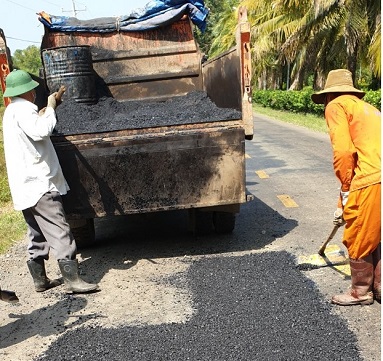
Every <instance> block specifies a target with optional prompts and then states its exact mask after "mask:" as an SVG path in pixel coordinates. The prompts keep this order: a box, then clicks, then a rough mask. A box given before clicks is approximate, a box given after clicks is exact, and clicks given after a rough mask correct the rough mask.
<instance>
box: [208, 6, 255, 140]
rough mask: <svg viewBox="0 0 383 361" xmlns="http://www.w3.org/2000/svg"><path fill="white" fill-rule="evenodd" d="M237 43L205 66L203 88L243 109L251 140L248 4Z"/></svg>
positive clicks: (217, 100)
mask: <svg viewBox="0 0 383 361" xmlns="http://www.w3.org/2000/svg"><path fill="white" fill-rule="evenodd" d="M238 16H239V18H238V32H237V38H236V39H237V43H236V46H235V47H234V48H232V49H230V50H228V51H226V52H224V53H222V54H220V55H219V56H217V57H215V58H213V59H210V60H209V61H207V62H206V63H204V64H203V66H202V74H203V87H204V90H205V91H206V92H207V94H208V95H209V97H210V98H211V99H212V100H213V101H214V102H215V103H216V104H217V105H218V106H220V107H224V108H235V109H238V110H241V111H242V122H243V127H244V128H245V134H246V136H247V138H248V139H251V138H252V136H253V111H252V100H251V97H252V94H251V93H252V88H251V51H250V24H249V22H248V20H247V12H246V9H245V8H244V7H241V8H240V10H239V15H238Z"/></svg>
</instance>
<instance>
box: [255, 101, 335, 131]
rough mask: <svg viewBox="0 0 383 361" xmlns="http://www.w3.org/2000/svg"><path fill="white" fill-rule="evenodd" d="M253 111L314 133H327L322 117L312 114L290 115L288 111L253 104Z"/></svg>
mask: <svg viewBox="0 0 383 361" xmlns="http://www.w3.org/2000/svg"><path fill="white" fill-rule="evenodd" d="M253 110H254V112H256V113H259V114H262V115H266V116H268V117H270V118H273V119H277V120H281V121H283V122H286V123H290V124H294V125H299V126H302V127H305V128H308V129H311V130H313V131H316V132H321V133H327V132H328V131H327V125H326V121H325V119H324V117H318V116H316V115H313V114H301V113H292V112H288V111H281V110H275V109H271V108H265V107H263V106H262V105H259V104H254V105H253Z"/></svg>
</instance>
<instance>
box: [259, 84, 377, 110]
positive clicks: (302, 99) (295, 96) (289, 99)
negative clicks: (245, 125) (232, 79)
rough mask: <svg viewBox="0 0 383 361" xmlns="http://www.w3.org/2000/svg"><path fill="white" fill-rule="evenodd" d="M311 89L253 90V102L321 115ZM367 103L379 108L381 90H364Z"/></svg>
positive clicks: (321, 106)
mask: <svg viewBox="0 0 383 361" xmlns="http://www.w3.org/2000/svg"><path fill="white" fill-rule="evenodd" d="M312 93H313V90H312V89H311V88H307V89H303V90H301V91H295V90H287V91H286V90H256V89H254V90H253V102H254V103H257V104H260V105H262V106H264V107H268V108H272V109H276V110H286V111H290V112H295V113H305V114H307V113H310V114H315V115H323V111H324V107H323V105H321V104H315V103H314V102H313V101H312V100H311V95H312ZM363 99H364V100H365V101H366V102H367V103H370V104H372V105H373V106H374V107H376V108H378V109H379V110H380V108H381V91H380V90H376V91H372V90H369V91H366V95H365V96H364V98H363Z"/></svg>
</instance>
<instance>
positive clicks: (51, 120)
mask: <svg viewBox="0 0 383 361" xmlns="http://www.w3.org/2000/svg"><path fill="white" fill-rule="evenodd" d="M5 81H6V89H5V92H4V97H9V98H11V103H10V104H9V105H8V106H7V108H6V109H5V112H4V118H3V141H4V153H5V161H6V167H7V174H8V182H9V187H10V190H11V195H12V200H13V204H14V208H15V209H16V210H20V211H22V213H23V215H24V218H25V221H26V223H27V227H28V237H29V245H28V253H29V260H28V261H27V265H28V269H29V271H30V273H31V275H32V278H33V281H34V286H35V290H36V291H37V292H43V291H45V290H47V289H49V288H52V287H55V286H58V285H60V284H61V280H60V279H57V280H51V279H49V278H48V277H47V275H46V271H45V265H44V261H45V260H48V258H49V251H50V250H52V253H53V255H54V257H55V258H56V260H57V261H58V265H59V268H60V271H61V274H62V276H63V279H64V284H65V287H66V292H67V293H87V292H93V291H96V290H98V285H97V284H93V283H87V282H85V281H84V280H82V279H81V278H80V277H79V270H78V261H77V259H76V253H77V248H76V242H75V240H74V238H73V235H72V233H71V230H70V227H69V224H68V222H67V220H66V215H65V212H64V208H63V203H62V199H61V196H62V195H65V194H66V193H67V191H68V190H69V186H68V184H67V182H66V180H65V178H64V175H63V172H62V170H61V166H60V163H59V160H58V157H57V154H56V152H55V149H54V147H53V144H52V141H51V139H50V135H51V134H52V132H53V129H54V127H55V125H56V121H57V119H56V114H55V109H56V105H57V102H56V96H57V93H54V94H51V95H50V96H49V97H48V104H47V107H46V108H45V109H44V110H42V111H40V112H38V108H37V106H36V105H35V104H34V101H35V98H36V92H35V88H36V87H37V86H38V85H39V84H38V83H37V82H36V81H34V80H33V79H32V78H31V76H30V75H29V74H28V73H27V72H25V71H24V70H14V71H12V72H11V73H9V74H8V76H7V77H6V80H5Z"/></svg>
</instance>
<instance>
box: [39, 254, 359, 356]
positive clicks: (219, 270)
mask: <svg viewBox="0 0 383 361" xmlns="http://www.w3.org/2000/svg"><path fill="white" fill-rule="evenodd" d="M170 282H172V283H174V284H176V285H177V286H178V287H180V286H182V287H185V288H187V289H190V290H191V293H192V295H193V297H194V302H195V304H194V306H195V309H196V312H195V314H194V316H193V317H192V318H191V320H190V321H188V322H186V323H185V324H163V325H158V326H141V327H121V328H119V329H103V328H101V327H95V328H87V327H81V328H77V329H75V330H72V331H70V330H69V331H68V332H67V333H66V334H65V335H63V336H62V337H60V338H59V339H58V340H57V341H56V342H54V343H53V344H52V345H51V346H50V348H49V349H48V351H47V352H46V353H45V355H44V356H42V357H40V358H39V359H38V360H40V361H42V360H92V361H93V360H99V361H101V360H108V361H111V360H135V361H137V360H143V361H147V360H151V361H154V360H193V361H197V360H201V361H202V360H204V361H206V360H209V361H238V360H243V361H249V360H275V361H280V360H291V361H295V360H297V361H298V360H299V361H313V360H342V361H358V360H362V358H361V356H360V354H359V352H358V348H357V344H356V342H357V341H356V337H355V335H354V334H353V333H352V332H351V331H350V330H349V329H348V327H347V323H346V321H344V320H343V319H341V318H340V317H338V316H336V315H334V314H331V307H332V306H331V305H330V304H329V303H328V302H327V301H325V300H324V299H323V297H322V296H321V294H320V293H319V291H318V290H317V288H316V287H315V284H314V283H313V282H312V281H311V280H309V279H308V278H306V277H305V276H304V274H303V273H302V272H300V271H299V270H297V269H296V267H295V262H294V258H293V256H292V255H290V254H288V253H287V252H272V253H264V254H253V255H246V256H242V257H215V258H209V259H203V260H200V261H198V262H196V263H194V264H193V265H191V268H190V269H189V272H188V275H187V284H181V282H182V280H180V279H174V280H171V281H170ZM101 292H102V291H101ZM116 292H118V290H116ZM126 302H129V300H127V301H126Z"/></svg>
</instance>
